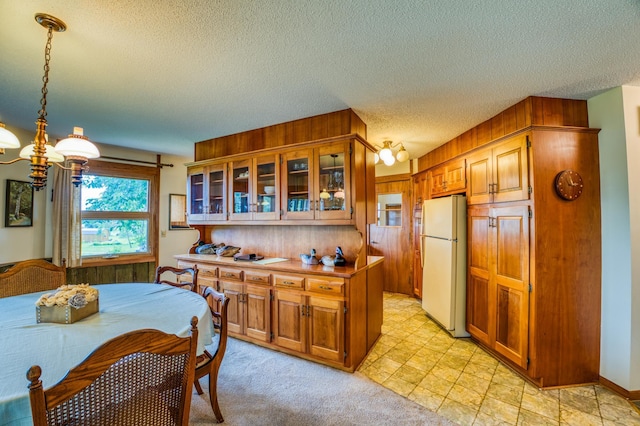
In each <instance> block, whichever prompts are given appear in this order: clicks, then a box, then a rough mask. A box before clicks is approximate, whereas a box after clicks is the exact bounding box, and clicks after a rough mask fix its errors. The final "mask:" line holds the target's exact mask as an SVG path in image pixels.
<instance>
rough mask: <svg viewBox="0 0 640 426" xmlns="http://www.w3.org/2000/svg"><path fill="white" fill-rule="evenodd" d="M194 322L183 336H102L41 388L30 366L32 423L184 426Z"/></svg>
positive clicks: (191, 376)
mask: <svg viewBox="0 0 640 426" xmlns="http://www.w3.org/2000/svg"><path fill="white" fill-rule="evenodd" d="M197 323H198V318H197V317H193V318H192V319H191V335H190V336H189V337H178V336H176V335H174V334H167V333H164V332H162V331H159V330H151V329H143V330H136V331H131V332H128V333H125V334H122V335H120V336H117V337H115V338H113V339H111V340H108V341H107V342H105V343H104V344H102V345H101V346H99V347H98V348H97V349H95V350H94V351H93V352H92V353H91V354H89V356H88V357H87V358H86V359H85V360H84V361H82V362H81V363H80V364H78V365H77V366H76V367H74V368H72V369H71V370H70V371H69V373H67V375H66V376H65V377H64V378H63V379H62V380H61V381H59V382H58V383H57V384H55V385H53V386H52V387H50V388H48V389H47V390H44V389H43V385H42V381H41V380H40V376H41V374H42V370H41V368H40V367H39V366H37V365H34V366H32V367H31V368H30V369H29V371H28V372H27V379H28V380H29V382H30V384H29V398H30V402H31V415H32V417H33V424H34V426H52V425H57V426H59V425H131V426H133V425H154V426H165V425H167V426H168V425H183V426H186V425H188V423H189V410H190V407H191V393H192V392H191V386H192V385H193V380H194V372H195V363H196V347H197V342H198V329H197Z"/></svg>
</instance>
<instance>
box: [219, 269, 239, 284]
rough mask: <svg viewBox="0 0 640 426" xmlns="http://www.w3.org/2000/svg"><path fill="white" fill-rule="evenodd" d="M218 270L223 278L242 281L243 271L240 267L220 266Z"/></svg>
mask: <svg viewBox="0 0 640 426" xmlns="http://www.w3.org/2000/svg"><path fill="white" fill-rule="evenodd" d="M218 272H219V274H218V275H219V277H220V279H222V280H234V281H242V276H243V271H241V270H239V269H230V268H220V269H219V270H218Z"/></svg>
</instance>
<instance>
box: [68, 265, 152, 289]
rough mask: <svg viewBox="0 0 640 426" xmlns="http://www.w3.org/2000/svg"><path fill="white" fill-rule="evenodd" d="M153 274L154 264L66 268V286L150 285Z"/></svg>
mask: <svg viewBox="0 0 640 426" xmlns="http://www.w3.org/2000/svg"><path fill="white" fill-rule="evenodd" d="M155 273H156V264H155V262H145V263H129V264H126V265H106V266H88V267H80V268H67V284H81V283H87V284H112V283H150V282H153V279H154V278H155Z"/></svg>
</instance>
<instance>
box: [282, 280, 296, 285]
mask: <svg viewBox="0 0 640 426" xmlns="http://www.w3.org/2000/svg"><path fill="white" fill-rule="evenodd" d="M282 284H287V285H294V284H295V283H294V282H293V281H282Z"/></svg>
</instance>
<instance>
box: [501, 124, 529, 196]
mask: <svg viewBox="0 0 640 426" xmlns="http://www.w3.org/2000/svg"><path fill="white" fill-rule="evenodd" d="M493 182H494V183H495V187H494V195H493V201H494V202H496V203H499V202H505V201H517V200H527V199H528V198H529V180H528V160H527V138H526V135H521V136H518V137H516V138H514V139H513V140H512V141H509V142H505V143H503V144H500V145H498V146H496V147H495V148H494V155H493Z"/></svg>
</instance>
